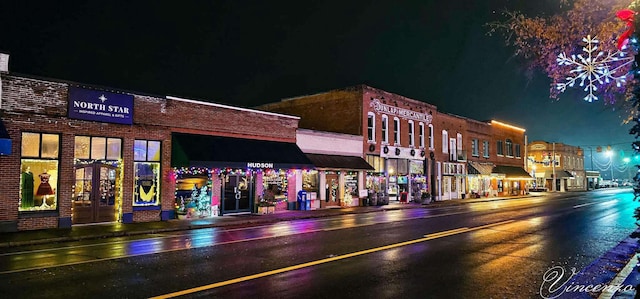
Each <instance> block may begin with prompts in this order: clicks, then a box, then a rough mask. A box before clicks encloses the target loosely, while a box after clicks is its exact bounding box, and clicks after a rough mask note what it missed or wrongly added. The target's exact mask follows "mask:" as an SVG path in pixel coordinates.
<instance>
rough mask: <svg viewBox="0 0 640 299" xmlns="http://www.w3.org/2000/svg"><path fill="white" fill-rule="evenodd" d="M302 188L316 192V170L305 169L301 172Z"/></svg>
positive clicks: (317, 188)
mask: <svg viewBox="0 0 640 299" xmlns="http://www.w3.org/2000/svg"><path fill="white" fill-rule="evenodd" d="M302 190H304V191H307V192H318V191H319V185H318V171H317V170H307V171H303V172H302Z"/></svg>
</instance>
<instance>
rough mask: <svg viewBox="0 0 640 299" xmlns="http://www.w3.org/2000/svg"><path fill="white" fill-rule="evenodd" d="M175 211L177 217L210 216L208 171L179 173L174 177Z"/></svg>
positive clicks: (209, 179)
mask: <svg viewBox="0 0 640 299" xmlns="http://www.w3.org/2000/svg"><path fill="white" fill-rule="evenodd" d="M175 194H176V203H175V205H176V213H177V216H178V218H179V219H194V218H204V217H211V216H212V215H213V214H212V208H211V178H210V177H209V174H208V172H206V171H204V172H191V173H188V174H187V173H185V174H179V175H178V177H177V178H176V193H175Z"/></svg>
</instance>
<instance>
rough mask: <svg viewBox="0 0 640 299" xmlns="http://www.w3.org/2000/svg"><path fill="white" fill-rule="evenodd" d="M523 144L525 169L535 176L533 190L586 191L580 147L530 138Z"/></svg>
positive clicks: (582, 155) (582, 152)
mask: <svg viewBox="0 0 640 299" xmlns="http://www.w3.org/2000/svg"><path fill="white" fill-rule="evenodd" d="M527 147H528V149H527V151H528V153H527V164H528V169H529V171H530V172H531V173H532V175H533V176H534V177H535V179H536V181H535V188H536V189H543V190H547V191H561V192H563V191H585V190H587V172H586V171H585V169H584V151H583V150H582V148H580V147H578V146H572V145H568V144H564V143H557V142H556V143H554V142H547V141H534V142H531V143H530V144H528V145H527ZM596 177H597V175H596ZM554 178H555V180H554ZM554 181H555V184H554ZM592 188H593V187H592Z"/></svg>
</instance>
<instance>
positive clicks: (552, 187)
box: [551, 142, 556, 191]
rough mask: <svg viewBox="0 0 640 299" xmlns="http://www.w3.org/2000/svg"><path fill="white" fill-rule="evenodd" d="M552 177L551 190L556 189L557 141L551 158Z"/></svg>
mask: <svg viewBox="0 0 640 299" xmlns="http://www.w3.org/2000/svg"><path fill="white" fill-rule="evenodd" d="M551 163H552V164H551V178H552V184H553V185H552V186H551V191H556V143H555V142H553V158H551Z"/></svg>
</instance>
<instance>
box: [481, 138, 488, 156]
mask: <svg viewBox="0 0 640 299" xmlns="http://www.w3.org/2000/svg"><path fill="white" fill-rule="evenodd" d="M482 156H483V157H485V158H489V140H482Z"/></svg>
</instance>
